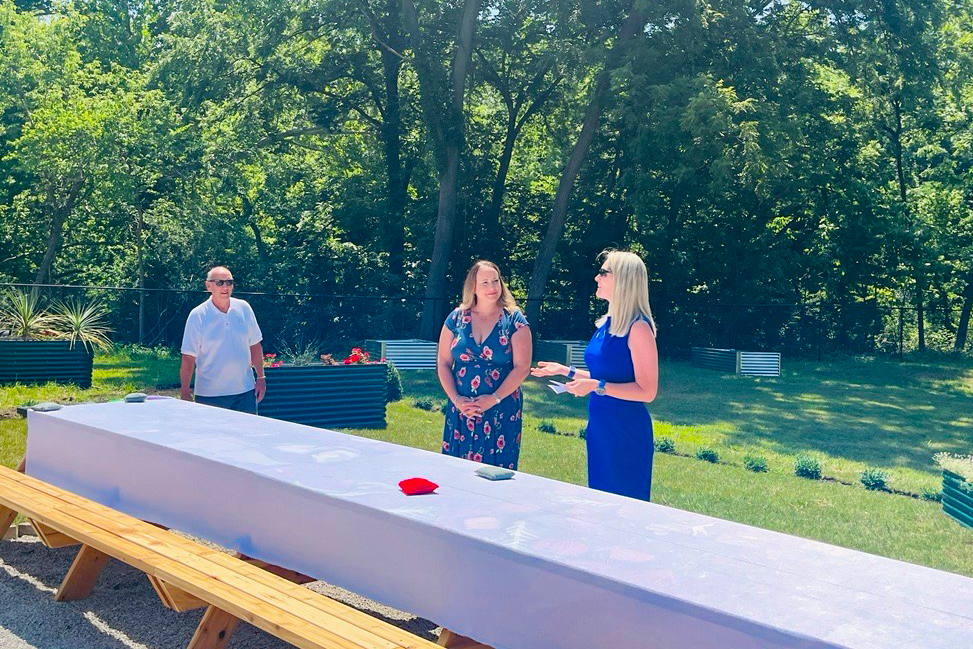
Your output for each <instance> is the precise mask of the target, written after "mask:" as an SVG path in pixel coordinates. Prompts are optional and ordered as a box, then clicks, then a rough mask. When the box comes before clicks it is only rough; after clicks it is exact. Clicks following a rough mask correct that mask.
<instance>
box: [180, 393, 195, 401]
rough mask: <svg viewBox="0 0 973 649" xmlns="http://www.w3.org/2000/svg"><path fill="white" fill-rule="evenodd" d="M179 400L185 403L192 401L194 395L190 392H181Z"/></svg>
mask: <svg viewBox="0 0 973 649" xmlns="http://www.w3.org/2000/svg"><path fill="white" fill-rule="evenodd" d="M179 398H180V399H182V400H183V401H192V400H193V395H192V394H191V393H190V392H189V390H180V391H179Z"/></svg>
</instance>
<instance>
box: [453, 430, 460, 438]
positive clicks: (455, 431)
mask: <svg viewBox="0 0 973 649" xmlns="http://www.w3.org/2000/svg"><path fill="white" fill-rule="evenodd" d="M453 439H459V431H458V430H454V431H453Z"/></svg>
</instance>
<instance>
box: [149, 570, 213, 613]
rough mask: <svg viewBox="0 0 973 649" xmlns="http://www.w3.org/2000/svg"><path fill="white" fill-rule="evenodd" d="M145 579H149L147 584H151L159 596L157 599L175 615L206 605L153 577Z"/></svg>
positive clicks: (202, 601) (200, 600)
mask: <svg viewBox="0 0 973 649" xmlns="http://www.w3.org/2000/svg"><path fill="white" fill-rule="evenodd" d="M146 577H148V578H149V583H150V584H152V588H153V589H154V590H155V592H156V594H157V595H158V596H159V599H160V600H162V603H163V604H165V605H166V607H167V608H171V609H172V610H173V611H176V612H177V613H183V612H185V611H191V610H193V609H197V608H202V607H204V606H207V605H208V604H207V603H206V601H204V600H202V599H200V598H198V597H194V596H193V595H190V594H189V593H187V592H186V591H184V590H183V589H181V588H177V587H176V586H173V585H172V584H169V583H166V582H165V581H163V580H161V579H159V578H158V577H153V576H152V575H146Z"/></svg>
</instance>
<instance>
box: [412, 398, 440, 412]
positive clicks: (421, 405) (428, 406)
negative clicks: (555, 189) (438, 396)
mask: <svg viewBox="0 0 973 649" xmlns="http://www.w3.org/2000/svg"><path fill="white" fill-rule="evenodd" d="M412 407H413V408H418V409H419V410H428V411H430V412H431V411H433V410H436V404H434V403H433V402H432V399H416V400H415V401H413V402H412Z"/></svg>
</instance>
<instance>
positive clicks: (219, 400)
mask: <svg viewBox="0 0 973 649" xmlns="http://www.w3.org/2000/svg"><path fill="white" fill-rule="evenodd" d="M206 290H207V291H209V293H210V298H209V299H208V300H206V301H205V302H203V303H202V304H200V305H199V306H198V307H196V308H195V309H193V310H192V311H191V312H190V313H189V318H188V319H187V320H186V330H185V332H184V333H183V336H182V367H180V369H179V379H180V382H181V383H182V392H181V396H182V398H183V399H185V400H186V401H191V400H192V396H190V392H189V381H190V379H191V378H192V376H193V369H195V370H196V384H195V389H194V392H195V396H196V402H197V403H205V404H209V405H212V406H219V407H221V408H230V409H231V410H239V411H241V412H251V413H254V414H256V413H257V404H258V403H259V402H260V400H261V399H263V397H264V392H266V390H267V383H266V379H264V367H263V356H264V352H263V347H262V346H261V344H260V341H261V340H263V335H262V334H261V333H260V327H259V326H257V318H256V316H254V314H253V309H251V308H250V305H249V304H247V302H245V301H244V300H238V299H237V298H235V297H230V296H231V294H232V293H233V275H232V274H231V273H230V271H229V269H227V268H225V267H223V266H217V267H215V268H213V269H212V270H210V271H209V273H207V274H206ZM251 367H252V368H254V369H256V370H257V377H256V380H254V376H253V370H251V369H250V368H251Z"/></svg>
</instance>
